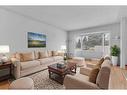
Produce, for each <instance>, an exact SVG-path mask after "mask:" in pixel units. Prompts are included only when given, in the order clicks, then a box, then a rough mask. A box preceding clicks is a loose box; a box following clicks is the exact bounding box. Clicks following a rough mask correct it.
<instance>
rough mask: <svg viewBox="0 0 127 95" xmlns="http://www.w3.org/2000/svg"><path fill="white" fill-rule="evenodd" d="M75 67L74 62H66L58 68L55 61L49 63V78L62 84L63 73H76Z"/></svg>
mask: <svg viewBox="0 0 127 95" xmlns="http://www.w3.org/2000/svg"><path fill="white" fill-rule="evenodd" d="M76 68H77V66H76V64H75V63H67V64H66V65H65V68H58V67H57V63H56V64H53V65H50V66H48V71H49V78H50V79H52V80H55V81H57V82H58V83H60V84H63V81H64V77H65V75H66V74H70V73H76Z"/></svg>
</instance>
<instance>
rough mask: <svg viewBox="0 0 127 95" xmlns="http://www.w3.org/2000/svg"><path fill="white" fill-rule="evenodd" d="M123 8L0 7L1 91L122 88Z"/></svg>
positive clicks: (124, 16)
mask: <svg viewBox="0 0 127 95" xmlns="http://www.w3.org/2000/svg"><path fill="white" fill-rule="evenodd" d="M126 9H127V7H126V6H0V31H1V32H0V33H1V35H0V52H1V64H0V66H1V71H0V74H1V75H0V77H1V79H2V81H1V82H0V89H14V90H15V89H35V90H37V89H39V90H43V89H51V90H53V89H64V90H65V89H126V88H127V82H126V79H127V76H126V75H127V73H126V72H127V71H126V64H127V60H126V56H127V53H125V52H126V48H127V46H126V45H125V44H126V42H127V39H126V36H127V33H126V29H127V28H126V24H127V18H126V16H127V14H126ZM37 40H38V41H39V42H37ZM111 47H112V49H111ZM114 48H115V49H114ZM114 52H115V53H114ZM112 56H115V58H116V56H117V59H114V60H113V57H112ZM58 63H59V64H58ZM100 63H101V65H100ZM107 63H108V64H107ZM6 64H7V65H6ZM54 64H55V65H54ZM97 64H99V67H98V66H97ZM58 65H61V66H64V65H65V66H64V67H63V68H62V67H61V68H62V69H60V68H59V69H58V68H56V67H57V66H58ZM87 66H88V67H87ZM91 66H92V68H91ZM5 67H8V69H6V68H5ZM66 67H68V68H66ZM89 67H90V68H89ZM93 67H96V68H95V70H94V69H93ZM97 67H98V68H97ZM2 68H3V69H2ZM65 68H66V70H65ZM105 68H106V69H105ZM9 70H10V71H9ZM63 70H65V71H64V72H63ZM103 70H104V71H103ZM92 71H93V72H94V75H95V73H96V77H95V79H94V82H93V79H92V82H90V78H89V76H90V75H92ZM6 74H10V75H9V78H7V79H6V80H3V77H2V76H4V75H6ZM53 74H54V76H55V75H56V74H58V75H59V77H60V78H58V79H57V78H55V79H53V78H52V76H53ZM10 76H11V78H10ZM54 76H53V77H54ZM82 78H83V79H82ZM116 78H117V79H118V80H116ZM85 79H86V80H85ZM76 80H78V81H76ZM121 80H122V82H121ZM118 82H121V83H118ZM117 83H118V84H117ZM25 84H26V85H25Z"/></svg>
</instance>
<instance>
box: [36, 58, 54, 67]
mask: <svg viewBox="0 0 127 95" xmlns="http://www.w3.org/2000/svg"><path fill="white" fill-rule="evenodd" d="M38 60H39V61H40V63H41V65H43V64H47V63H51V62H54V59H53V58H52V57H48V58H43V59H38Z"/></svg>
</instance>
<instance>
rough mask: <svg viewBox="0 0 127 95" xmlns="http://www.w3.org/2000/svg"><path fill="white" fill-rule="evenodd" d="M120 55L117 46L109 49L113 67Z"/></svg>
mask: <svg viewBox="0 0 127 95" xmlns="http://www.w3.org/2000/svg"><path fill="white" fill-rule="evenodd" d="M119 53H120V48H119V47H118V46H117V45H114V46H112V47H111V55H112V64H113V65H114V66H115V65H117V63H118V56H119Z"/></svg>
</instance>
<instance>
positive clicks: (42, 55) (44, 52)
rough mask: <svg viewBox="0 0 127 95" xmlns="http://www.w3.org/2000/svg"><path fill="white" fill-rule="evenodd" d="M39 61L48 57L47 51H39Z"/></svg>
mask: <svg viewBox="0 0 127 95" xmlns="http://www.w3.org/2000/svg"><path fill="white" fill-rule="evenodd" d="M39 56H40V59H42V58H46V57H48V53H47V51H40V52H39Z"/></svg>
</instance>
